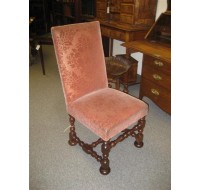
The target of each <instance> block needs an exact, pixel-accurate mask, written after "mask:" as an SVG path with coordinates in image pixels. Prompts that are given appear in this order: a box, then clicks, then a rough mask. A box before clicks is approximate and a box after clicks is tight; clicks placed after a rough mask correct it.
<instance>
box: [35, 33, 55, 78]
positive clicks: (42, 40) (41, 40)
mask: <svg viewBox="0 0 200 190" xmlns="http://www.w3.org/2000/svg"><path fill="white" fill-rule="evenodd" d="M35 40H36V41H37V43H38V44H39V45H40V47H39V54H40V60H41V66H42V73H43V75H45V65H44V58H43V51H42V45H53V40H52V37H51V33H47V34H45V35H42V36H37V37H36V38H35Z"/></svg>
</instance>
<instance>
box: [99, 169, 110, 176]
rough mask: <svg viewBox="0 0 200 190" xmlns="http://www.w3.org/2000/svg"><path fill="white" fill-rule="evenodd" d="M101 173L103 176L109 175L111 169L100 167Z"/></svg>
mask: <svg viewBox="0 0 200 190" xmlns="http://www.w3.org/2000/svg"><path fill="white" fill-rule="evenodd" d="M99 171H100V173H101V174H102V175H108V174H109V173H110V167H108V168H103V167H100V169H99Z"/></svg>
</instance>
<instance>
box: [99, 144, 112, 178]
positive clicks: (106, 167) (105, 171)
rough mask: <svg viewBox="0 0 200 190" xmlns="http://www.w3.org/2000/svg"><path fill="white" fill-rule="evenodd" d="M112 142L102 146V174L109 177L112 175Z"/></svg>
mask: <svg viewBox="0 0 200 190" xmlns="http://www.w3.org/2000/svg"><path fill="white" fill-rule="evenodd" d="M110 149H111V147H110V142H109V141H104V142H103V144H102V146H101V151H102V156H103V157H102V160H101V162H100V163H101V167H100V169H99V171H100V173H101V174H103V175H107V174H109V173H110V167H109V159H108V156H109V152H110Z"/></svg>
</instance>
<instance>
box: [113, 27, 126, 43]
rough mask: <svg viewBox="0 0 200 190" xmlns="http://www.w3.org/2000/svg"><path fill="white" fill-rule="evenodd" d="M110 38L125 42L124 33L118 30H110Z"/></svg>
mask: <svg viewBox="0 0 200 190" xmlns="http://www.w3.org/2000/svg"><path fill="white" fill-rule="evenodd" d="M110 37H111V38H113V39H118V40H121V41H125V32H123V31H120V30H111V31H110Z"/></svg>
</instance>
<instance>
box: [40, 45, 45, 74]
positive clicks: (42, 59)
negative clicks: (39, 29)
mask: <svg viewBox="0 0 200 190" xmlns="http://www.w3.org/2000/svg"><path fill="white" fill-rule="evenodd" d="M39 52H40V59H41V66H42V73H43V75H45V66H44V58H43V52H42V45H41V44H40V49H39Z"/></svg>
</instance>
